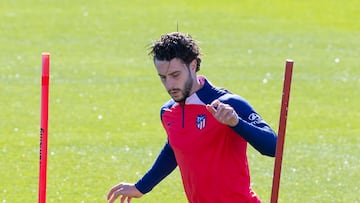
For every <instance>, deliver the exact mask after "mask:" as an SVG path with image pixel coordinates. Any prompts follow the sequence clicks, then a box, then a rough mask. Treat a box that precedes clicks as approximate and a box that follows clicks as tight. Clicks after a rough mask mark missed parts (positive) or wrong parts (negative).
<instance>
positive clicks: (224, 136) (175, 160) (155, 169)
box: [135, 76, 277, 203]
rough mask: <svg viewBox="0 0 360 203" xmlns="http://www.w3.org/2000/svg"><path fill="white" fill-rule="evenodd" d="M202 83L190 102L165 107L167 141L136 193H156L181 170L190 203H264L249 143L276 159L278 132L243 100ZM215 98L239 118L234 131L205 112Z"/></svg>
mask: <svg viewBox="0 0 360 203" xmlns="http://www.w3.org/2000/svg"><path fill="white" fill-rule="evenodd" d="M198 79H199V81H200V83H201V84H202V85H203V87H202V88H201V89H200V90H198V91H197V92H195V93H194V94H192V95H191V96H189V97H188V98H187V99H186V101H185V102H183V103H178V102H175V101H173V100H170V101H169V102H167V103H166V104H165V105H164V106H163V107H162V108H161V121H162V124H163V127H164V128H165V130H166V133H167V135H168V142H167V143H166V144H165V145H164V147H163V149H162V151H161V152H160V154H159V156H158V158H157V159H156V161H155V163H154V165H153V166H152V167H151V169H150V170H149V171H148V172H147V173H146V174H145V175H144V176H143V177H142V178H141V179H140V180H139V181H138V182H137V183H136V184H135V186H136V188H137V189H138V190H139V191H140V192H142V193H143V194H145V193H147V192H149V191H151V190H152V188H153V187H155V186H156V185H157V184H158V183H159V182H160V181H161V180H162V179H163V178H165V177H166V176H167V175H168V174H170V173H171V172H172V171H173V170H174V169H175V168H176V166H179V169H180V172H181V177H182V182H183V185H184V189H185V193H186V196H187V199H188V201H189V202H190V203H205V202H206V203H212V202H213V203H229V202H249V203H253V202H260V200H259V198H258V197H257V196H256V194H255V193H254V192H253V191H252V190H251V187H250V174H249V167H248V161H247V156H246V147H247V142H249V143H250V144H251V145H252V146H253V147H254V148H255V149H257V150H258V151H259V152H260V153H262V154H264V155H267V156H274V155H275V148H276V141H277V135H276V133H275V132H274V131H273V130H272V129H271V128H270V127H269V126H268V124H266V123H265V121H264V120H263V119H262V118H261V117H260V116H259V115H258V114H257V113H256V112H255V111H254V109H253V108H252V107H251V106H250V104H249V103H248V102H247V101H245V100H244V99H243V98H242V97H240V96H238V95H235V94H232V93H230V92H228V91H226V90H224V89H220V88H217V87H214V86H213V85H211V84H210V82H208V81H207V80H206V79H205V78H204V77H202V76H199V77H198ZM215 99H218V100H220V101H221V102H223V103H225V104H229V105H230V106H232V107H233V108H234V110H235V111H236V113H237V114H238V116H239V123H238V124H237V125H236V126H235V127H229V126H227V125H224V124H222V123H220V122H218V121H217V120H216V119H215V118H214V117H213V116H212V114H211V113H210V112H209V111H208V110H207V109H206V104H211V102H212V101H214V100H215Z"/></svg>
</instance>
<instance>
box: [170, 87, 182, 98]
mask: <svg viewBox="0 0 360 203" xmlns="http://www.w3.org/2000/svg"><path fill="white" fill-rule="evenodd" d="M168 92H169V94H170V95H171V96H172V97H176V96H177V95H178V94H179V93H180V92H181V91H180V90H178V89H172V90H169V91H168Z"/></svg>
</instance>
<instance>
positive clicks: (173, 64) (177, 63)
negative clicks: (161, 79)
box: [154, 58, 186, 75]
mask: <svg viewBox="0 0 360 203" xmlns="http://www.w3.org/2000/svg"><path fill="white" fill-rule="evenodd" d="M154 63H155V67H156V69H157V71H158V74H159V75H167V74H171V73H173V72H176V71H183V70H184V67H185V66H186V65H185V63H184V62H183V61H182V60H181V59H178V58H173V59H171V60H170V61H162V60H157V59H155V60H154Z"/></svg>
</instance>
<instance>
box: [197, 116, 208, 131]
mask: <svg viewBox="0 0 360 203" xmlns="http://www.w3.org/2000/svg"><path fill="white" fill-rule="evenodd" d="M205 125H206V115H205V114H200V115H197V116H196V127H197V128H198V129H199V130H202V129H204V128H205Z"/></svg>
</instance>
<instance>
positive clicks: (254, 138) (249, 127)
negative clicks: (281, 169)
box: [219, 94, 277, 157]
mask: <svg viewBox="0 0 360 203" xmlns="http://www.w3.org/2000/svg"><path fill="white" fill-rule="evenodd" d="M219 100H220V101H221V102H223V103H226V104H229V105H230V106H232V107H233V108H234V109H235V111H236V113H237V114H238V116H239V123H238V124H237V125H236V126H234V127H232V128H233V129H234V130H235V132H236V133H237V134H239V135H240V136H242V137H243V138H244V139H245V140H246V141H247V142H248V143H250V144H251V146H253V147H254V148H255V149H256V150H257V151H259V152H260V153H261V154H263V155H267V156H271V157H274V156H275V150H276V142H277V135H276V133H275V132H274V131H273V130H272V129H271V127H270V126H269V125H268V124H267V123H266V122H265V121H264V120H263V119H262V118H261V117H260V115H259V114H258V113H256V112H255V110H254V109H253V108H252V107H251V106H250V104H249V103H248V102H247V101H246V100H245V99H243V98H242V97H240V96H237V95H232V94H226V95H224V96H222V97H220V98H219Z"/></svg>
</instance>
